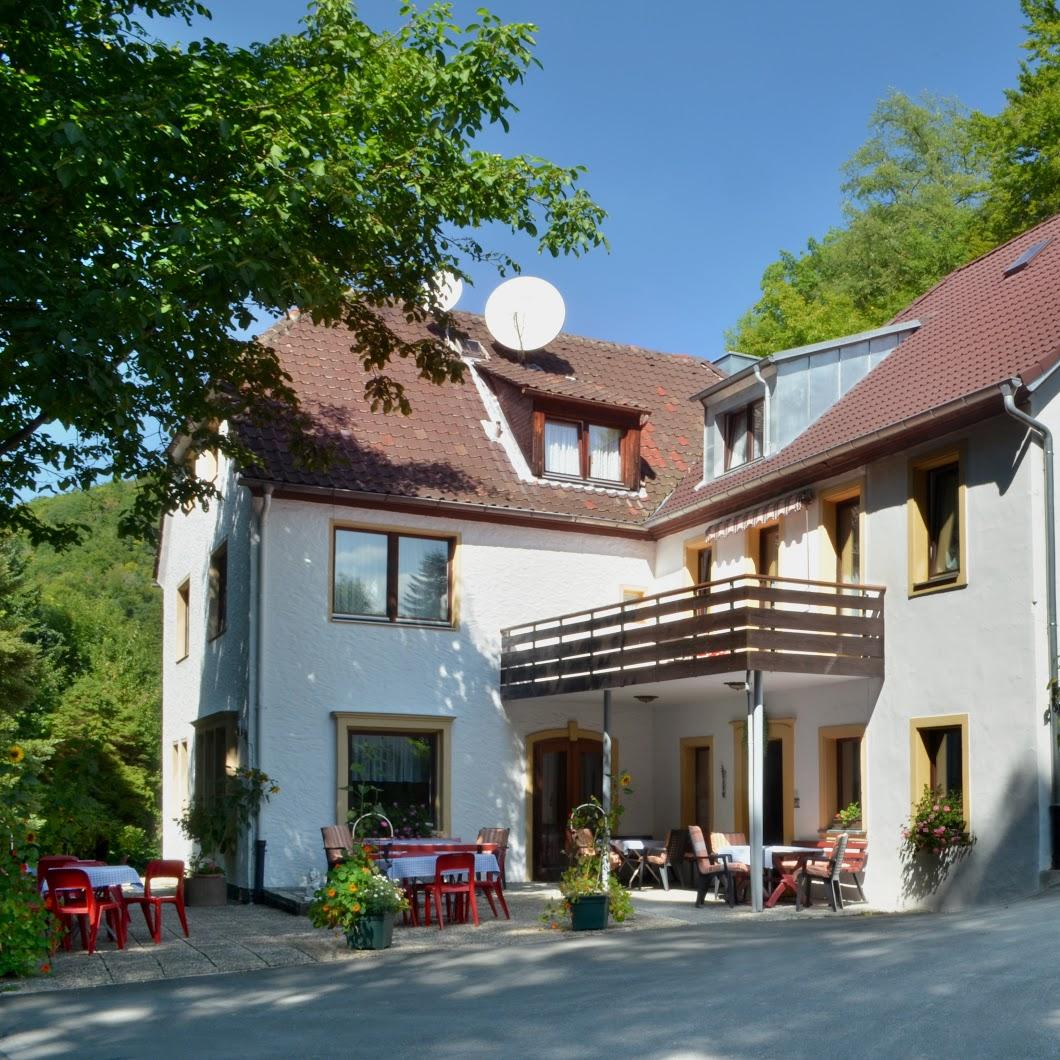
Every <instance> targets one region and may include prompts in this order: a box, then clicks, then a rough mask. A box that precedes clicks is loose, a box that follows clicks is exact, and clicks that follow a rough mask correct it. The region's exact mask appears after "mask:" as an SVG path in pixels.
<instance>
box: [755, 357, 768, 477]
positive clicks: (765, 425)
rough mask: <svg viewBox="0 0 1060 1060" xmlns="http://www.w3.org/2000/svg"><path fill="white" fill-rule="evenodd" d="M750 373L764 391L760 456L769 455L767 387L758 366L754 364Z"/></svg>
mask: <svg viewBox="0 0 1060 1060" xmlns="http://www.w3.org/2000/svg"><path fill="white" fill-rule="evenodd" d="M752 371H753V372H754V374H755V379H757V380H758V381H759V382H760V383H761V384H762V389H763V391H765V396H764V398H763V404H762V456H768V455H769V385H768V384H767V383H766V381H765V380H764V379H763V378H762V368H761V366H760V365H758V364H755V365H754V366H753V367H752Z"/></svg>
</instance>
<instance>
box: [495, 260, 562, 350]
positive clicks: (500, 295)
mask: <svg viewBox="0 0 1060 1060" xmlns="http://www.w3.org/2000/svg"><path fill="white" fill-rule="evenodd" d="M566 314H567V308H566V306H565V305H564V304H563V295H561V294H560V293H559V291H557V290H556V288H555V287H553V286H552V284H550V283H549V282H548V280H542V279H539V278H538V277H537V276H516V277H515V279H513V280H505V282H504V283H502V284H501V285H500V286H499V287H498V288H497V289H496V290H495V291H494V292H493V294H491V295H490V296H489V298H488V299H487V300H486V327H488V328H489V330H490V334H491V335H492V336H493V337H494V338H495V339H496V340H497V342H499V343H500V344H501V345H502V346H507V347H508V349H509V350H518V351H520V352H523V353H526V352H528V351H530V350H540V349H541V348H542V347H543V346H547V345H548V344H549V343H550V342H551V341H552V340H553V339H554V338H555V337H556V336H557V335H558V334H559V333H560V331H561V330H562V328H563V318H564V317H565V316H566Z"/></svg>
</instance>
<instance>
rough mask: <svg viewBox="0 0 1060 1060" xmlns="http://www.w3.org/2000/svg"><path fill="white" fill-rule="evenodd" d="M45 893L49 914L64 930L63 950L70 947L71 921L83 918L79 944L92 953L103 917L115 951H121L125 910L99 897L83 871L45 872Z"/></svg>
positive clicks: (114, 902) (50, 870) (116, 901)
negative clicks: (46, 893) (48, 896)
mask: <svg viewBox="0 0 1060 1060" xmlns="http://www.w3.org/2000/svg"><path fill="white" fill-rule="evenodd" d="M60 892H61V893H60ZM48 894H49V895H50V896H51V899H52V910H53V912H54V913H55V914H56V916H58V917H59V919H60V921H62V923H63V926H64V927H65V928H66V929H67V931H66V934H65V935H64V936H63V948H64V949H69V948H70V929H71V928H72V927H73V918H74V917H78V918H81V917H83V918H85V919H84V920H82V921H81V924H82V928H81V941H82V943H83V944H84V946H85V948H86V949H87V950H88V952H89V953H94V952H95V949H96V936H97V935H98V934H99V925H100V921H101V920H102V919H103V917H104V916H106V917H107V919H108V922H109V924H110V927H111V930H112V931H113V933H114V938H115V941H116V942H117V944H118V949H119V950H123V949H125V910H124V908H123V907H122V904H121V902H120V901H118V900H116V899H114V898H113V897H111V898H100V897H99V896H98V895H97V894H96V892H95V891H94V890H93V888H92V881H91V880H90V879H89V878H88V873H87V872H85V871H84V870H83V869H77V868H72V869H67V868H58V869H49V870H48ZM68 921H69V923H68ZM86 923H87V925H88V936H87V938H86V937H85V931H84V925H85V924H86Z"/></svg>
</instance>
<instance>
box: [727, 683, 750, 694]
mask: <svg viewBox="0 0 1060 1060" xmlns="http://www.w3.org/2000/svg"><path fill="white" fill-rule="evenodd" d="M725 687H726V688H731V689H732V690H733V691H734V692H746V691H747V682H746V681H726V682H725Z"/></svg>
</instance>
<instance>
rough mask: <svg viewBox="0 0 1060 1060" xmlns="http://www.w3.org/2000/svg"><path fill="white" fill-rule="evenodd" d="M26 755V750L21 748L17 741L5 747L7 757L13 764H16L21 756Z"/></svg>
mask: <svg viewBox="0 0 1060 1060" xmlns="http://www.w3.org/2000/svg"><path fill="white" fill-rule="evenodd" d="M25 757H26V752H25V751H23V750H22V748H21V747H19V745H18V744H17V743H13V744H12V745H11V746H10V747H9V748H8V749H7V759H8V761H9V762H10V763H11V764H12V765H13V766H17V765H18V764H19V762H21V761H22V759H23V758H25Z"/></svg>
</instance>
